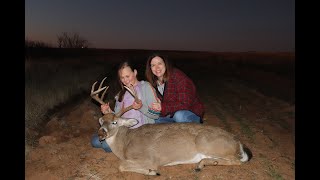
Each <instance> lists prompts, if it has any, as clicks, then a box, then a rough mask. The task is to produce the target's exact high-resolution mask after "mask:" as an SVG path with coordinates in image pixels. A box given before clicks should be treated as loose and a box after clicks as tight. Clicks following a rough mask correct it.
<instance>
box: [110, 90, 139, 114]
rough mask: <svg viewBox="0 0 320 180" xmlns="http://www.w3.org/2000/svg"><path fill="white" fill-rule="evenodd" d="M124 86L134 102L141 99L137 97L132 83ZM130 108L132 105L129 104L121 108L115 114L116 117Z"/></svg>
mask: <svg viewBox="0 0 320 180" xmlns="http://www.w3.org/2000/svg"><path fill="white" fill-rule="evenodd" d="M124 88H126V89H127V90H128V92H129V93H130V94H131V95H132V96H133V97H134V101H136V102H139V101H141V100H140V99H139V98H138V95H137V92H136V90H135V89H134V87H133V86H132V85H131V88H130V87H128V86H124ZM131 109H133V105H130V106H128V107H126V108H123V109H121V110H120V111H119V112H118V113H117V114H116V116H117V117H120V116H121V115H122V114H124V113H125V112H127V111H129V110H131Z"/></svg>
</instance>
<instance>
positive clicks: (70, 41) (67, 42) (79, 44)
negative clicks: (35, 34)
mask: <svg viewBox="0 0 320 180" xmlns="http://www.w3.org/2000/svg"><path fill="white" fill-rule="evenodd" d="M53 47H54V46H53V45H51V44H49V43H45V42H42V41H33V40H28V39H26V40H25V48H53ZM55 47H58V48H88V47H89V41H88V40H87V39H86V38H84V37H82V36H80V35H79V34H78V33H68V32H62V33H61V34H59V35H57V46H55Z"/></svg>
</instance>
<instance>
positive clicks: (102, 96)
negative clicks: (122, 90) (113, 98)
mask: <svg viewBox="0 0 320 180" xmlns="http://www.w3.org/2000/svg"><path fill="white" fill-rule="evenodd" d="M108 89H109V86H107V87H106V89H105V90H104V91H103V93H102V95H101V99H103V98H104V94H105V93H106V92H107V90H108Z"/></svg>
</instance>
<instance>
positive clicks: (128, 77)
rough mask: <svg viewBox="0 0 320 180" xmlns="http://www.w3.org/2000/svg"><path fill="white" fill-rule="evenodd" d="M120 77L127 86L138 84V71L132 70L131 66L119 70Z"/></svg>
mask: <svg viewBox="0 0 320 180" xmlns="http://www.w3.org/2000/svg"><path fill="white" fill-rule="evenodd" d="M119 78H120V81H121V82H122V84H123V85H125V86H130V85H136V83H137V81H138V80H137V71H136V70H134V71H132V69H131V68H130V67H125V68H123V69H120V70H119Z"/></svg>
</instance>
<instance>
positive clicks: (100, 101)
mask: <svg viewBox="0 0 320 180" xmlns="http://www.w3.org/2000/svg"><path fill="white" fill-rule="evenodd" d="M106 78H107V77H105V78H103V80H102V81H101V83H100V85H99V88H98V89H97V90H96V91H94V87H95V85H96V84H97V81H96V82H95V83H93V85H92V88H91V94H90V96H91V97H92V98H93V99H94V100H96V101H98V102H99V103H100V104H106V103H105V102H104V101H103V97H104V95H105V93H106V91H107V90H108V88H109V86H104V87H101V86H102V84H103V82H104V80H105V79H106ZM103 90H104V92H103V93H102V96H101V98H99V95H98V94H99V93H100V92H101V91H103Z"/></svg>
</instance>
